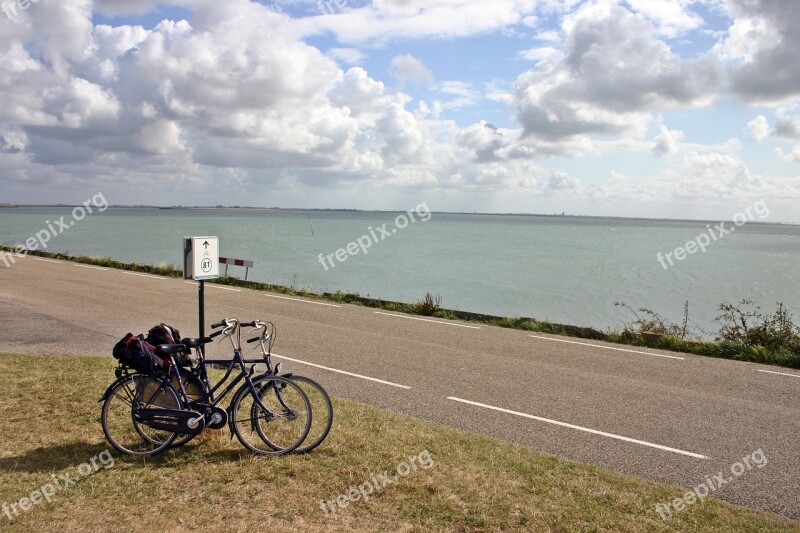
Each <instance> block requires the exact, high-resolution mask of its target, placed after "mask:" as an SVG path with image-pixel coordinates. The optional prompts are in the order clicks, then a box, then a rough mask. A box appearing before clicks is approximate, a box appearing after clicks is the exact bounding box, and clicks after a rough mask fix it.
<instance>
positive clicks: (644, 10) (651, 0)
mask: <svg viewBox="0 0 800 533" xmlns="http://www.w3.org/2000/svg"><path fill="white" fill-rule="evenodd" d="M627 2H628V4H630V6H631V7H632V8H633V10H634V11H635V12H637V13H640V14H642V15H643V16H644V17H646V18H647V19H648V20H650V21H651V22H653V24H655V26H656V28H657V29H658V33H659V34H661V35H665V36H668V37H674V36H676V35H679V34H681V33H685V32H687V31H691V30H695V29H697V28H700V27H702V26H703V18H702V17H701V16H700V15H698V14H697V13H693V12H691V11H690V9H689V8H690V6H691V5H692V4H693V3H694V0H627Z"/></svg>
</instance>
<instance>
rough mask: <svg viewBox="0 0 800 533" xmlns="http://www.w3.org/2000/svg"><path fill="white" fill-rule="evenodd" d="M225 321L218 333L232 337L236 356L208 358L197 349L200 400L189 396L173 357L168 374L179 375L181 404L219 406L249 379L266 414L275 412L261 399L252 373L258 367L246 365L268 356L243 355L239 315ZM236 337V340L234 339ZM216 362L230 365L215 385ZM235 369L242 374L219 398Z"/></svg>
mask: <svg viewBox="0 0 800 533" xmlns="http://www.w3.org/2000/svg"><path fill="white" fill-rule="evenodd" d="M223 322H224V323H225V329H223V330H222V331H220V332H218V333H217V335H219V334H222V335H225V336H226V337H227V338H228V340H230V342H231V346H232V347H233V359H206V358H205V356H204V355H203V350H197V354H198V365H197V367H198V368H199V370H200V373H199V375H198V376H197V377H198V378H199V379H200V381H201V383H202V384H203V391H202V394H201V396H200V399H198V400H194V401H192V400H190V399H189V395H188V394H187V392H186V388H185V387H184V382H183V379H182V377H181V371H180V366H179V365H178V364H177V363H175V361H174V360H173V359H172V358H170V370H169V373H168V376H169V375H175V377H176V378H177V381H178V386H179V388H180V391H179V397H180V398H179V400H180V401H181V403H182V404H183V405H182V406H181V407H182V408H185V409H192V408H193V407H203V408H209V407H217V405H218V404H219V403H220V402H221V401H223V400H224V399H225V397H227V395H228V394H229V393H230V391H231V390H233V388H234V387H236V385H238V384H239V383H241V381H242V380H245V382H246V384H247V386H248V388H249V389H250V391H251V393H252V394H253V398H254V400H255V402H256V404H257V405H258V407H259V408H260V409H261V410H262V411H264V413H266V414H267V415H274V413H273V412H272V411H271V410H270V409H268V408H267V407H266V406H265V405H264V404H263V403H262V402H261V398H260V396H259V394H258V392H257V391H256V387H255V385H254V384H253V380H252V379H251V376H252V375H253V373H254V371H255V367H251V369H250V370H249V371H248V369H247V367H246V366H245V365H248V364H259V363H265V362H266V358H262V359H245V358H244V356H243V355H242V349H241V341H240V339H241V334H240V328H239V320H238V319H236V318H226V319H225V320H224V321H223ZM234 336H235V339H236V340H234ZM214 364H216V365H224V366H226V367H227V371H226V372H225V375H224V376H223V377H222V378H221V379H220V380H219V381H217V383H216V384H215V385H213V386H212V385H211V382H210V380H209V377H208V368H207V365H214ZM234 368H238V370H239V374H238V375H237V376H236V377H235V378H234V379H233V381H232V382H230V383H229V384H228V385H227V386H226V387H225V389H224V390H223V391H222V392H221V393H219V395H218V396H216V398H215V393H216V392H217V391H218V390H219V389H220V388H221V387H222V386H223V385H224V384H225V383H226V382H227V381H228V379H229V378H230V376H231V374H232V373H233V370H234ZM192 373H194V371H192V372H190V374H192ZM195 375H197V374H195ZM281 404H282V405H283V406H284V407H285V408H287V409H288V408H289V407H288V406H287V405H285V404H284V402H283V400H281Z"/></svg>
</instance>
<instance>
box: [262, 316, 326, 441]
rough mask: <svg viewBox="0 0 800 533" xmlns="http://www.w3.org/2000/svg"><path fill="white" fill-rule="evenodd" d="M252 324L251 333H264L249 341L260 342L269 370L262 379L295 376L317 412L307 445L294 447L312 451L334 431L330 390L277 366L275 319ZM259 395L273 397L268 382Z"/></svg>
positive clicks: (295, 380) (313, 411) (292, 377)
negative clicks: (274, 355)
mask: <svg viewBox="0 0 800 533" xmlns="http://www.w3.org/2000/svg"><path fill="white" fill-rule="evenodd" d="M250 324H252V325H253V327H254V330H251V331H250V333H252V332H253V331H259V330H260V331H261V333H260V334H259V335H257V336H255V337H253V338H251V339H247V343H248V344H250V343H254V342H258V343H259V346H260V347H261V356H262V358H263V363H264V364H266V366H267V369H266V372H264V373H263V374H261V375H260V376H259V378H262V377H263V378H265V377H267V376H279V375H280V376H281V377H284V378H288V379H291V380H292V381H293V382H294V383H295V384H296V385H299V386H300V388H302V389H303V392H304V393H305V394H306V396H307V397H308V400H309V402H310V403H311V412H312V414H313V416H312V422H311V430H310V431H309V433H308V436H307V437H306V440H305V441H303V444H302V445H301V446H298V447H297V448H296V449H295V450H294V453H308V452H310V451H311V450H313V449H314V448H316V447H317V446H319V445H320V444H322V441H324V440H325V439H326V438H327V437H328V433H330V431H331V427H332V426H333V404H332V403H331V398H330V396H328V392H327V391H326V390H325V389H324V388H322V385H320V384H319V383H317V382H316V381H314V380H313V379H311V378H309V377H306V376H300V375H298V374H294V373H291V372H289V373H286V374H280V371H281V365H282V363H276V364H275V366H273V365H272V345H273V344H275V339H276V337H277V328H276V327H275V324H273V323H272V322H262V321H261V320H256V321H254V322H251V323H250ZM267 383H268V380H267ZM259 395H264V396H269V387H268V385H266V384H265V385H263V386H262V387H261V388H260V389H259Z"/></svg>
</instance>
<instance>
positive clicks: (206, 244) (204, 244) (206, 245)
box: [203, 241, 208, 250]
mask: <svg viewBox="0 0 800 533" xmlns="http://www.w3.org/2000/svg"><path fill="white" fill-rule="evenodd" d="M203 246H205V247H206V250H208V241H206V242H204V243H203Z"/></svg>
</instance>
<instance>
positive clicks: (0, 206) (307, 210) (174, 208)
mask: <svg viewBox="0 0 800 533" xmlns="http://www.w3.org/2000/svg"><path fill="white" fill-rule="evenodd" d="M47 207H50V208H58V209H71V208H74V207H78V205H71V204H0V210H2V209H30V208H47ZM109 207H110V208H114V209H158V210H160V211H275V212H295V213H402V212H403V211H399V210H398V211H393V210H386V209H334V208H300V207H248V206H157V205H110V206H109ZM431 213H433V214H436V215H467V216H495V217H497V216H500V217H539V218H554V219H580V218H584V219H593V220H628V221H638V220H641V221H649V222H693V223H703V222H706V223H718V222H720V221H719V220H716V219H690V218H644V217H622V216H610V215H606V216H602V215H567V214H545V213H477V212H467V211H431ZM725 222H728V221H725ZM748 224H759V225H776V226H800V222H764V221H757V220H753V221H749V222H748Z"/></svg>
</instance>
